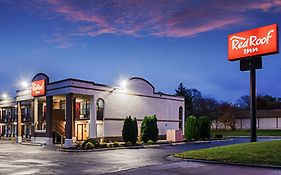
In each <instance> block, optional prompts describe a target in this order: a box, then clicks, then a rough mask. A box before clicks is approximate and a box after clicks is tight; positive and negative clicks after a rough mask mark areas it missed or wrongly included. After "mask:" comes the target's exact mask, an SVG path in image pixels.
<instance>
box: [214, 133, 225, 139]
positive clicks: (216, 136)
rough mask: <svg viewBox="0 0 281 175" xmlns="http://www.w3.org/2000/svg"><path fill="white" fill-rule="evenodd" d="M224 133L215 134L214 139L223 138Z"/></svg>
mask: <svg viewBox="0 0 281 175" xmlns="http://www.w3.org/2000/svg"><path fill="white" fill-rule="evenodd" d="M222 138H223V135H222V134H216V135H214V139H222Z"/></svg>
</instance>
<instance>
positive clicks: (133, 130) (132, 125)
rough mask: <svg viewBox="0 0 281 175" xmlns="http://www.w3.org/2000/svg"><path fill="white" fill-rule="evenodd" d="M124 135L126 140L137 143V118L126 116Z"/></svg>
mask: <svg viewBox="0 0 281 175" xmlns="http://www.w3.org/2000/svg"><path fill="white" fill-rule="evenodd" d="M122 137H123V141H124V142H132V143H133V144H135V143H136V142H137V139H138V126H137V120H136V118H134V119H132V118H131V116H129V117H126V118H125V120H124V124H123V129H122Z"/></svg>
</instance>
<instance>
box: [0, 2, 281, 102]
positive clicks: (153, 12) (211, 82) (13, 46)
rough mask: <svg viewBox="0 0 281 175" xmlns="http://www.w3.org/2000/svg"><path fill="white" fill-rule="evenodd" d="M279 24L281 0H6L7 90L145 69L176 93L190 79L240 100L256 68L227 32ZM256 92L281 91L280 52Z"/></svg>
mask: <svg viewBox="0 0 281 175" xmlns="http://www.w3.org/2000/svg"><path fill="white" fill-rule="evenodd" d="M273 23H277V24H278V25H279V26H281V0H255V1H254V0H247V1H245V0H235V1H225V0H208V1H207V0H190V1H189V0H153V1H151V0H81V1H79V0H75V1H74V0H37V1H33V0H29V1H24V0H0V93H4V92H5V93H8V94H9V95H10V96H14V95H15V91H16V90H17V89H19V88H20V82H21V81H31V79H32V77H33V76H34V75H35V74H36V73H38V72H43V73H46V74H47V75H49V77H50V80H51V81H56V80H61V79H65V78H77V79H83V80H89V81H94V82H96V83H101V84H107V85H112V86H118V82H119V81H120V80H122V79H126V78H130V77H133V76H138V77H143V78H145V79H147V80H148V81H149V82H151V83H152V84H153V85H154V86H155V89H156V91H157V92H158V91H161V92H163V93H170V94H174V93H175V89H176V88H177V87H178V85H179V83H183V84H184V85H185V86H186V87H187V88H196V89H198V90H199V91H201V93H202V94H203V95H204V96H205V97H214V98H216V99H218V100H224V101H229V102H235V101H236V100H237V99H238V98H239V97H241V96H243V95H247V94H249V89H250V87H249V72H240V70H239V62H237V61H236V62H229V61H228V60H227V36H228V35H229V34H232V33H236V32H240V31H244V30H248V29H251V28H256V27H260V26H265V25H270V24H273ZM279 31H280V30H279ZM279 38H280V35H279ZM257 93H258V94H269V95H273V96H276V97H281V55H280V54H275V55H270V56H264V57H263V69H261V70H258V71H257Z"/></svg>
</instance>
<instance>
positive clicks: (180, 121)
mask: <svg viewBox="0 0 281 175" xmlns="http://www.w3.org/2000/svg"><path fill="white" fill-rule="evenodd" d="M182 117H183V108H182V106H180V107H179V129H181V130H182Z"/></svg>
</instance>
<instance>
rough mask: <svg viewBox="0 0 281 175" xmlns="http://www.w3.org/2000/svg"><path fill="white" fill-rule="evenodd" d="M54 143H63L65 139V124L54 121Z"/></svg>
mask: <svg viewBox="0 0 281 175" xmlns="http://www.w3.org/2000/svg"><path fill="white" fill-rule="evenodd" d="M52 132H53V141H54V143H62V142H63V140H64V138H65V126H64V122H61V121H54V122H53V123H52Z"/></svg>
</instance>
